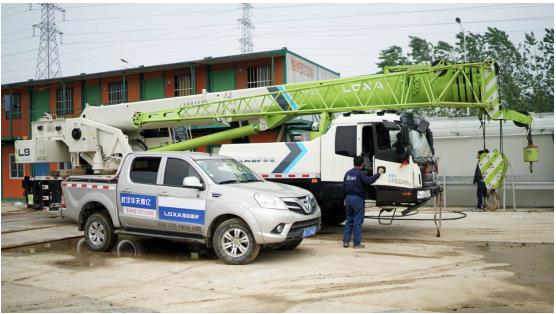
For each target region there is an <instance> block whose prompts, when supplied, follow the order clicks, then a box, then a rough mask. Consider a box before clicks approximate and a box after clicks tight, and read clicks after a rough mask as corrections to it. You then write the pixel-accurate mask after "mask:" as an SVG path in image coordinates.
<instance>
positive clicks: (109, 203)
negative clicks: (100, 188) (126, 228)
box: [79, 192, 121, 228]
mask: <svg viewBox="0 0 556 314" xmlns="http://www.w3.org/2000/svg"><path fill="white" fill-rule="evenodd" d="M110 196H112V195H106V194H104V193H95V192H90V193H87V194H85V195H84V196H83V198H82V199H81V201H80V204H79V208H80V211H79V226H80V227H81V226H82V225H83V223H85V222H84V221H81V217H82V215H83V210H84V209H85V207H86V206H87V205H88V204H91V203H93V202H95V203H99V204H101V205H102V206H103V207H104V208H106V210H107V211H108V214H109V215H110V218H111V219H112V224H113V225H114V228H119V227H120V226H121V225H120V220H119V218H118V207H117V204H115V203H114V200H113V199H111V198H110ZM114 199H115V198H114Z"/></svg>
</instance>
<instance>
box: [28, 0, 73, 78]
mask: <svg viewBox="0 0 556 314" xmlns="http://www.w3.org/2000/svg"><path fill="white" fill-rule="evenodd" d="M56 11H60V12H62V15H63V16H64V18H65V14H64V13H65V12H66V10H64V9H63V8H62V7H61V6H59V5H57V4H54V3H41V22H40V23H38V24H35V25H33V37H34V36H35V30H36V29H39V30H40V31H41V35H40V44H39V55H38V58H37V72H36V78H37V79H39V80H40V79H49V78H54V77H60V76H62V71H61V70H60V57H59V56H58V41H57V39H56V37H57V35H60V43H62V34H63V33H62V31H61V30H60V29H59V28H58V26H57V25H56V15H55V14H56Z"/></svg>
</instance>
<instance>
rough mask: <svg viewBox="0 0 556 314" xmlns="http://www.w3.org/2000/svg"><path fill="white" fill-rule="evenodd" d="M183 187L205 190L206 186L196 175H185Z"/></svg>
mask: <svg viewBox="0 0 556 314" xmlns="http://www.w3.org/2000/svg"><path fill="white" fill-rule="evenodd" d="M182 185H183V187H184V188H190V189H197V190H200V191H202V190H204V189H205V186H204V184H202V183H201V180H199V178H197V177H195V176H191V177H185V178H183V184H182Z"/></svg>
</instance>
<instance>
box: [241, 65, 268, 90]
mask: <svg viewBox="0 0 556 314" xmlns="http://www.w3.org/2000/svg"><path fill="white" fill-rule="evenodd" d="M270 74H271V73H270V66H268V65H263V66H258V67H248V68H247V88H253V87H263V86H270V85H272V78H271V77H270Z"/></svg>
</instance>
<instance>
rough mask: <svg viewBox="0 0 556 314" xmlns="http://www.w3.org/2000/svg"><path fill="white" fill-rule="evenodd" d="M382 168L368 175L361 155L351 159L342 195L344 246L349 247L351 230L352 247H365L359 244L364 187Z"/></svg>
mask: <svg viewBox="0 0 556 314" xmlns="http://www.w3.org/2000/svg"><path fill="white" fill-rule="evenodd" d="M383 173H384V168H383V167H380V168H379V169H378V173H375V174H374V175H373V176H372V177H369V176H367V175H366V174H365V172H364V171H363V157H361V156H356V157H355V158H354V159H353V168H352V169H350V170H349V171H348V172H346V174H345V176H344V196H345V204H346V226H345V228H344V247H349V241H350V240H351V233H352V232H353V248H356V249H359V248H363V247H365V246H364V245H363V244H361V225H362V224H363V218H364V217H365V195H366V194H367V192H366V187H367V186H370V185H371V184H373V183H374V182H375V181H376V180H377V179H378V178H379V177H380V175H381V174H383Z"/></svg>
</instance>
